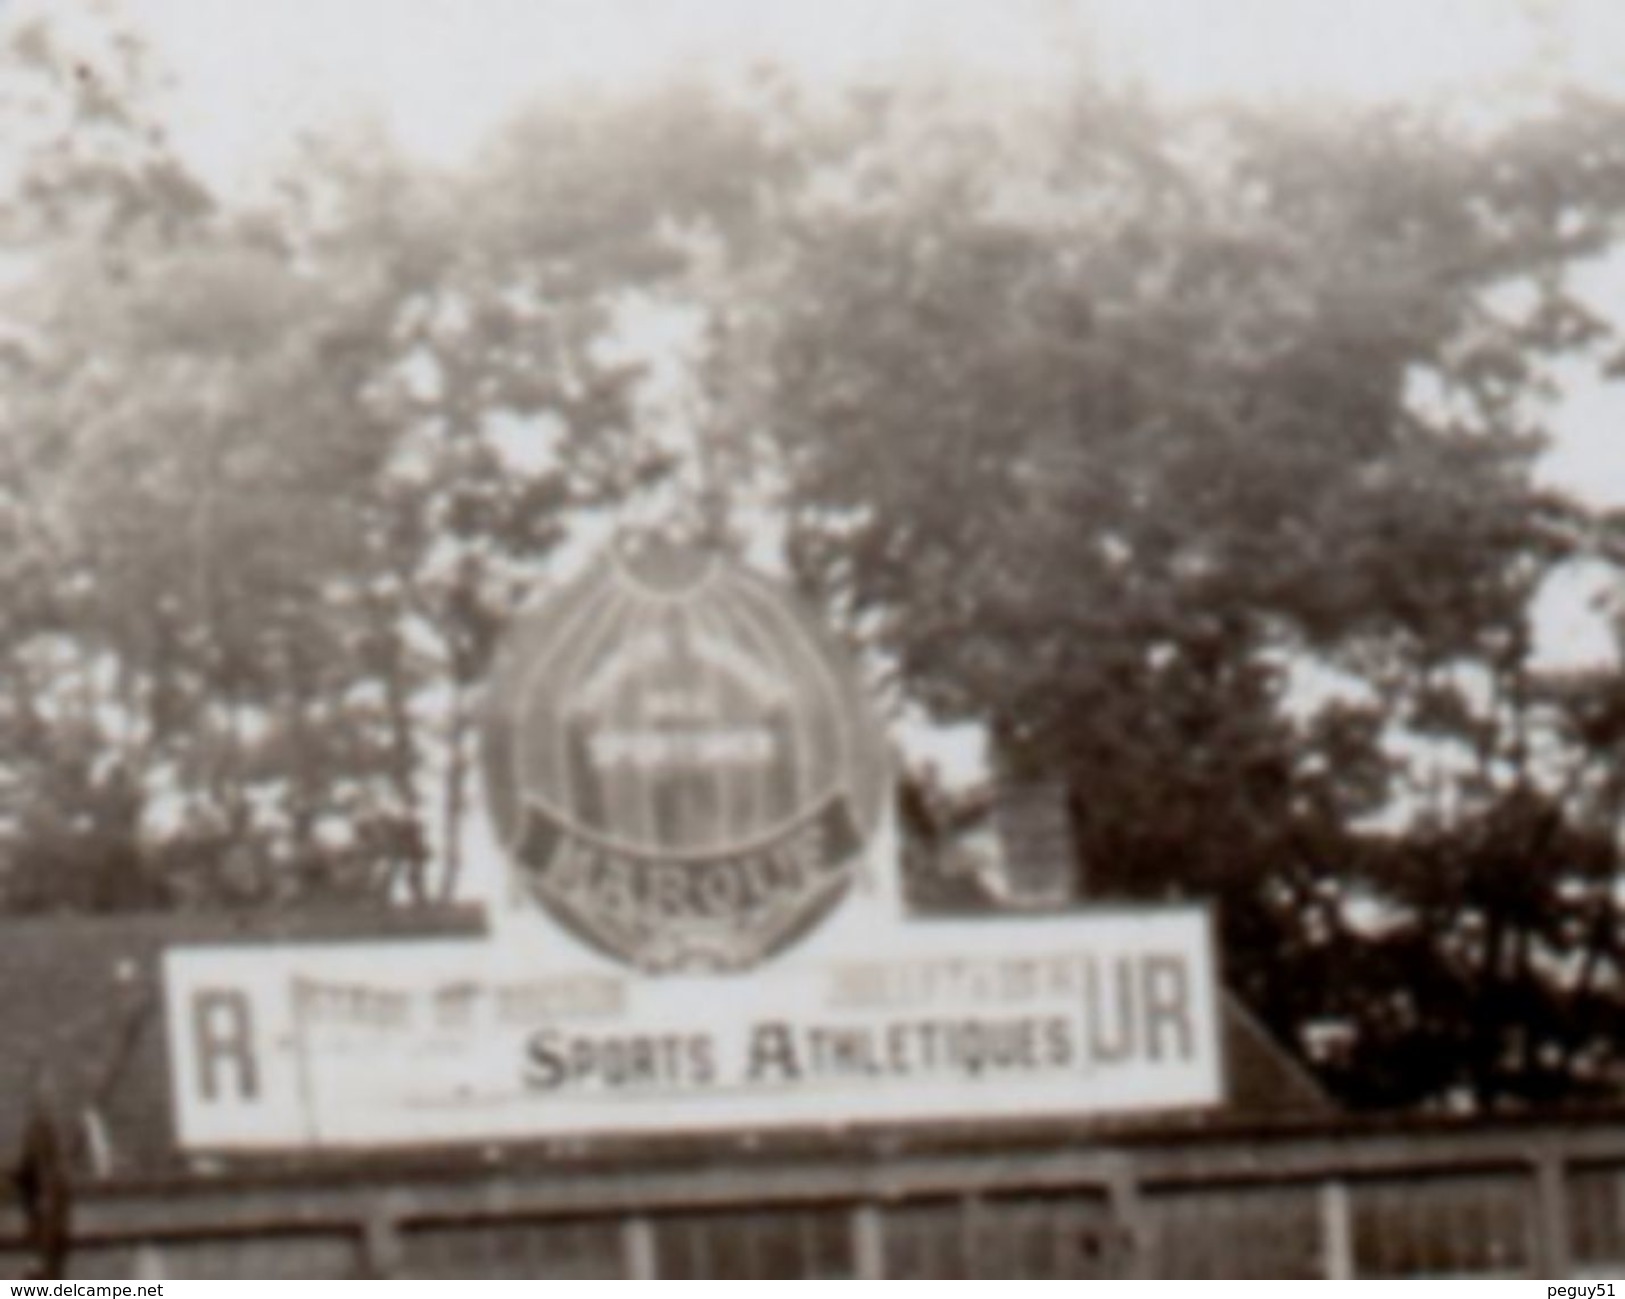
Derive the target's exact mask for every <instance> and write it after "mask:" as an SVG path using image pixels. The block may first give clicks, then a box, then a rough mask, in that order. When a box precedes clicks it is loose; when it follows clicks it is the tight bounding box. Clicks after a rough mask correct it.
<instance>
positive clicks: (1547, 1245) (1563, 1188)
mask: <svg viewBox="0 0 1625 1299" xmlns="http://www.w3.org/2000/svg"><path fill="white" fill-rule="evenodd" d="M1566 1172H1567V1170H1566V1168H1565V1166H1564V1160H1563V1156H1562V1155H1561V1154H1559V1153H1558V1152H1557V1151H1556V1150H1542V1151H1540V1152H1539V1153H1538V1154H1536V1156H1535V1240H1534V1246H1535V1249H1534V1259H1533V1260H1532V1261H1533V1262H1534V1265H1535V1275H1536V1276H1539V1277H1568V1276H1570V1275H1572V1274H1573V1270H1574V1259H1573V1256H1572V1253H1571V1250H1570V1243H1569V1242H1570V1234H1569V1197H1568V1186H1567V1184H1566V1180H1567V1179H1566V1177H1565V1174H1566Z"/></svg>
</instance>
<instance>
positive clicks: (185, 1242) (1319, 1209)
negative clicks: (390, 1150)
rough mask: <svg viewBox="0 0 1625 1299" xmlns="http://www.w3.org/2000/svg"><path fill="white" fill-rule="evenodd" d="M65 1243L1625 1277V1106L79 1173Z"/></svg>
mask: <svg viewBox="0 0 1625 1299" xmlns="http://www.w3.org/2000/svg"><path fill="white" fill-rule="evenodd" d="M7 1214H8V1216H5V1217H3V1218H0V1266H4V1267H7V1268H9V1269H10V1270H11V1271H12V1273H13V1274H14V1275H15V1274H20V1273H21V1272H22V1271H23V1269H24V1268H26V1266H27V1263H28V1260H27V1255H26V1251H25V1249H24V1247H23V1241H22V1237H21V1223H20V1220H19V1219H18V1218H17V1216H16V1213H15V1210H14V1209H13V1210H8V1211H7ZM72 1239H73V1245H72V1250H71V1254H70V1260H69V1274H70V1275H71V1276H73V1277H79V1278H123V1279H137V1278H143V1277H146V1278H156V1277H177V1278H179V1277H277V1278H280V1277H289V1278H292V1277H319V1276H411V1277H491V1276H517V1277H538V1278H544V1277H618V1276H633V1277H846V1276H884V1277H960V1276H982V1277H1092V1276H1117V1275H1129V1276H1136V1275H1137V1276H1165V1277H1323V1276H1329V1277H1346V1276H1383V1277H1410V1276H1440V1275H1458V1276H1460V1275H1467V1276H1506V1275H1512V1276H1519V1275H1526V1276H1540V1277H1559V1276H1572V1275H1581V1276H1583V1275H1586V1274H1589V1273H1596V1274H1618V1273H1619V1272H1620V1271H1622V1270H1625V1116H1620V1115H1612V1116H1604V1117H1595V1116H1593V1117H1587V1118H1575V1119H1572V1120H1568V1121H1564V1122H1556V1121H1550V1120H1546V1121H1520V1122H1494V1123H1474V1124H1468V1123H1461V1122H1441V1121H1429V1122H1416V1121H1412V1122H1406V1123H1401V1124H1384V1125H1373V1124H1353V1123H1346V1124H1340V1125H1320V1126H1317V1127H1314V1128H1302V1127H1300V1128H1295V1129H1292V1130H1282V1129H1267V1130H1266V1129H1255V1130H1251V1131H1239V1130H1229V1131H1210V1130H1195V1129H1193V1130H1186V1131H1164V1132H1159V1133H1154V1134H1153V1133H1120V1134H1117V1135H1116V1136H1105V1135H1102V1134H1099V1133H1095V1134H1087V1133H1082V1132H1077V1131H1067V1130H1062V1131H1057V1130H1053V1129H1047V1130H1027V1131H1024V1132H1006V1133H1002V1134H997V1135H989V1134H986V1133H983V1134H980V1135H976V1136H971V1135H966V1136H964V1137H962V1138H960V1139H957V1140H956V1139H955V1138H954V1137H953V1136H952V1134H941V1133H938V1134H935V1135H933V1136H931V1137H930V1138H929V1140H927V1139H925V1138H919V1137H915V1138H905V1137H900V1136H896V1135H893V1136H889V1137H872V1138H864V1139H860V1138H857V1137H852V1136H844V1137H838V1136H831V1137H829V1138H828V1140H825V1141H818V1142H803V1143H802V1144H801V1145H800V1146H797V1147H789V1146H778V1147H775V1146H772V1145H768V1144H756V1143H749V1142H746V1143H743V1144H738V1145H733V1146H729V1147H726V1148H724V1147H720V1146H718V1145H716V1144H714V1143H713V1144H711V1145H708V1146H705V1147H698V1146H688V1147H686V1148H684V1147H676V1148H672V1149H667V1150H664V1151H658V1152H651V1151H644V1152H642V1153H640V1154H638V1155H636V1156H633V1155H632V1154H630V1153H626V1152H622V1153H621V1154H618V1155H611V1154H606V1153H604V1152H599V1153H598V1154H596V1155H591V1156H589V1155H588V1154H584V1153H582V1152H580V1151H577V1152H575V1153H573V1154H566V1153H564V1152H561V1151H557V1150H555V1151H552V1152H547V1151H535V1150H532V1151H525V1152H515V1151H507V1152H503V1151H487V1152H473V1153H470V1152H463V1153H460V1154H458V1155H456V1156H455V1157H450V1156H441V1157H438V1158H427V1157H425V1158H419V1159H417V1160H409V1161H402V1160H391V1161H388V1162H387V1163H386V1162H380V1161H374V1160H366V1161H356V1160H348V1161H346V1160H333V1161H331V1162H323V1163H321V1164H318V1165H306V1166H304V1167H302V1168H297V1169H295V1168H287V1169H282V1170H268V1169H258V1170H255V1169H243V1168H235V1169H229V1170H220V1171H216V1172H214V1173H207V1172H194V1173H191V1174H189V1175H187V1176H184V1177H179V1176H175V1177H165V1178H124V1179H118V1180H108V1181H101V1182H94V1183H84V1184H81V1185H79V1186H77V1188H76V1194H75V1201H74V1209H73V1222H72Z"/></svg>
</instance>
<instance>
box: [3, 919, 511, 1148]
mask: <svg viewBox="0 0 1625 1299" xmlns="http://www.w3.org/2000/svg"><path fill="white" fill-rule="evenodd" d="M484 928H485V925H484V918H483V915H482V913H481V912H480V911H479V910H478V909H477V908H472V907H444V908H424V909H415V910H406V909H399V910H389V909H383V908H378V909H371V910H366V911H355V910H332V911H326V912H313V911H300V912H264V913H250V914H233V913H226V912H162V913H136V914H120V915H95V916H88V915H52V916H41V917H31V918H24V919H13V920H9V921H7V922H5V923H4V925H3V926H0V1042H3V1043H4V1044H5V1050H4V1051H3V1052H0V1161H9V1160H10V1159H11V1158H12V1157H13V1152H15V1151H16V1150H17V1148H18V1145H19V1142H20V1140H21V1133H22V1129H23V1125H24V1123H25V1122H26V1121H27V1118H28V1115H29V1113H30V1110H31V1108H32V1107H33V1106H34V1105H36V1104H38V1103H41V1102H42V1101H43V1102H44V1103H46V1104H48V1105H49V1107H50V1110H51V1112H52V1114H53V1117H54V1118H55V1119H56V1121H57V1122H58V1124H59V1125H61V1127H62V1128H63V1130H65V1131H66V1132H68V1133H69V1134H70V1142H69V1144H70V1148H71V1149H72V1150H73V1152H74V1154H75V1156H76V1162H78V1163H81V1164H90V1165H94V1163H95V1162H96V1161H95V1159H94V1158H93V1153H92V1151H91V1149H90V1146H91V1143H92V1142H93V1141H96V1140H98V1139H99V1137H97V1136H93V1135H92V1124H91V1123H89V1122H87V1119H86V1115H87V1113H89V1112H92V1111H94V1112H95V1113H96V1114H97V1115H99V1119H100V1123H101V1126H102V1128H103V1134H102V1135H105V1137H106V1139H107V1144H108V1146H109V1147H110V1151H111V1155H112V1160H113V1167H114V1168H115V1169H117V1170H119V1171H130V1170H132V1169H134V1168H150V1167H152V1166H154V1165H155V1164H157V1165H161V1164H163V1163H167V1162H171V1161H173V1160H174V1159H175V1157H176V1145H175V1133H174V1127H173V1120H172V1117H171V1113H170V1099H169V1059H168V1052H167V1049H166V1046H165V1035H164V1031H163V1014H164V1008H163V985H162V970H161V964H160V958H161V955H162V953H163V951H164V949H165V948H168V947H173V946H179V945H182V944H189V943H232V942H266V941H282V942H300V941H307V942H308V941H329V940H342V939H348V938H366V939H369V940H388V939H389V938H392V937H398V938H418V937H424V936H427V935H440V936H449V935H468V936H476V935H478V934H480V933H483V932H484Z"/></svg>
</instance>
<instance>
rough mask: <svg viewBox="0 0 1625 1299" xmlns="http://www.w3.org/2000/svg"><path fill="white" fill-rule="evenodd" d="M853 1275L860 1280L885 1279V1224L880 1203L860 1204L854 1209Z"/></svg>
mask: <svg viewBox="0 0 1625 1299" xmlns="http://www.w3.org/2000/svg"><path fill="white" fill-rule="evenodd" d="M852 1275H853V1277H854V1278H855V1279H857V1280H859V1281H881V1280H884V1279H885V1276H886V1237H885V1225H884V1224H883V1223H882V1222H881V1218H880V1206H879V1205H878V1204H859V1205H857V1206H855V1207H854V1208H853V1210H852Z"/></svg>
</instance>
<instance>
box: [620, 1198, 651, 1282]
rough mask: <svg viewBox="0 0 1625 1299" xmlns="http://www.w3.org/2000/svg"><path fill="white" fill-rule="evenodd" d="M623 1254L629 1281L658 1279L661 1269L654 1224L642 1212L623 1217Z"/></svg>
mask: <svg viewBox="0 0 1625 1299" xmlns="http://www.w3.org/2000/svg"><path fill="white" fill-rule="evenodd" d="M621 1254H622V1257H623V1260H624V1263H625V1271H626V1279H627V1280H628V1281H656V1280H658V1279H659V1277H660V1269H659V1267H658V1266H657V1265H656V1260H655V1232H654V1224H653V1223H651V1222H650V1221H649V1220H648V1219H647V1218H645V1217H644V1216H643V1215H642V1214H637V1213H630V1214H628V1215H627V1216H626V1217H624V1218H622V1219H621Z"/></svg>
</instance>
